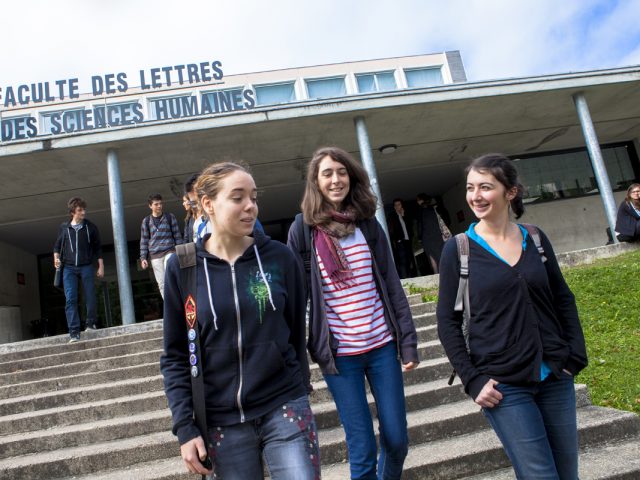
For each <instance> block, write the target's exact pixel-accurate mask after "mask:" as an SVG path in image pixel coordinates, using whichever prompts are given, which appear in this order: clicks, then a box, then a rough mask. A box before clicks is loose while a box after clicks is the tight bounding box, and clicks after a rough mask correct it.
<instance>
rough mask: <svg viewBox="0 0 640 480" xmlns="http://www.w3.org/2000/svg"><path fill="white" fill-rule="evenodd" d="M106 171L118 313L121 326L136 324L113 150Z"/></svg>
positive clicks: (122, 211) (118, 172)
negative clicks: (114, 257)
mask: <svg viewBox="0 0 640 480" xmlns="http://www.w3.org/2000/svg"><path fill="white" fill-rule="evenodd" d="M107 171H108V175H109V200H110V203H111V224H112V225H113V246H114V249H115V253H116V270H117V273H118V292H119V294H120V312H121V314H122V324H123V325H130V324H133V323H136V315H135V311H134V309H133V291H132V290H131V276H130V275H129V253H128V251H127V234H126V232H125V228H124V207H123V202H122V186H121V185H122V184H121V182H120V163H119V161H118V154H117V153H116V151H115V150H112V149H109V150H108V151H107Z"/></svg>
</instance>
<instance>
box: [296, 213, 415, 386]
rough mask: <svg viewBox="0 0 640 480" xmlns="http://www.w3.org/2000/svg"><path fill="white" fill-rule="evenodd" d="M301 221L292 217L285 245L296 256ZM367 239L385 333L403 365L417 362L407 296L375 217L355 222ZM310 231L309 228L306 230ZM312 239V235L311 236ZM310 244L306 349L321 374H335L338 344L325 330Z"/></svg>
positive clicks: (300, 242)
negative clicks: (393, 342) (390, 335)
mask: <svg viewBox="0 0 640 480" xmlns="http://www.w3.org/2000/svg"><path fill="white" fill-rule="evenodd" d="M301 221H302V215H299V216H298V217H296V221H295V222H294V223H293V224H292V225H291V228H290V229H289V239H288V241H287V245H289V248H291V250H292V251H293V252H294V253H295V254H296V255H298V257H299V258H301V257H300V252H301V251H303V250H304V246H305V240H304V238H303V237H302V229H301V228H300V224H299V223H298V222H301ZM357 225H358V227H359V228H360V230H362V233H363V235H364V236H365V238H366V239H367V243H368V244H369V248H370V250H371V253H372V256H373V273H374V278H375V279H376V285H377V287H378V292H379V293H380V299H381V300H382V303H383V305H384V318H385V321H386V323H387V327H388V328H389V331H391V333H392V334H393V336H394V338H395V339H396V343H397V347H398V352H399V354H400V358H401V359H402V362H403V363H408V362H418V361H419V358H418V336H417V334H416V328H415V325H414V323H413V317H412V316H411V309H410V308H409V302H408V301H407V296H406V295H405V293H404V290H403V288H402V284H401V283H400V278H399V277H398V272H397V271H396V267H395V264H394V263H393V258H392V256H391V251H390V250H389V243H388V242H387V237H386V235H385V233H384V230H382V227H381V226H380V224H379V223H378V221H377V220H376V219H375V218H369V219H366V220H361V221H359V222H357ZM309 232H310V233H311V232H312V229H309ZM311 236H313V235H311ZM310 245H311V252H312V253H311V256H310V260H311V268H310V272H309V275H308V277H307V282H306V283H307V285H310V288H309V291H308V292H307V296H308V297H309V298H310V303H311V310H310V316H309V340H308V342H307V348H308V349H309V354H310V355H311V358H312V359H313V361H314V362H316V363H317V364H318V365H319V366H320V369H321V370H322V372H323V373H325V374H329V375H336V374H338V370H337V368H336V365H335V355H336V352H337V351H338V341H337V340H336V339H335V338H334V336H333V335H332V334H331V331H330V330H329V323H328V321H327V312H326V307H325V302H324V297H323V296H322V279H321V278H320V269H319V267H318V261H317V258H316V255H315V248H314V246H313V239H310ZM301 260H302V259H301Z"/></svg>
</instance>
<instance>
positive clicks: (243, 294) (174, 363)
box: [160, 230, 310, 444]
mask: <svg viewBox="0 0 640 480" xmlns="http://www.w3.org/2000/svg"><path fill="white" fill-rule="evenodd" d="M208 236H209V235H207V236H206V237H205V240H206V239H207V238H208ZM254 239H255V245H256V247H257V249H258V253H259V260H260V262H261V264H262V271H261V269H260V264H259V262H258V257H257V256H256V252H255V249H254V247H253V246H252V247H250V248H248V249H247V250H246V251H245V252H244V254H243V255H242V256H241V257H239V258H238V259H237V260H236V261H235V263H234V264H233V265H230V264H229V263H228V262H226V261H224V260H221V259H220V258H217V257H215V256H214V255H211V254H209V253H208V252H207V251H206V250H205V249H204V247H203V241H198V242H196V255H197V259H196V268H197V291H196V292H189V291H188V286H187V285H182V284H181V280H180V279H181V275H180V265H179V262H178V257H177V256H176V255H173V256H172V257H171V258H170V259H169V261H168V264H167V271H166V276H165V287H164V320H163V325H164V354H163V355H162V357H161V359H160V369H161V371H162V375H163V376H164V386H165V392H166V394H167V399H168V402H169V407H170V409H171V414H172V417H173V433H174V434H176V435H177V436H178V440H179V442H180V444H183V443H185V442H187V441H189V440H191V439H192V438H195V437H197V436H199V435H200V432H199V431H198V429H197V427H196V425H195V424H194V421H193V409H192V403H191V399H192V394H191V377H190V364H189V352H188V339H187V324H186V320H185V307H184V305H185V301H186V299H187V297H188V296H189V295H191V296H192V297H193V299H194V300H195V303H196V314H197V318H196V320H197V323H198V328H199V331H200V344H201V347H202V350H203V353H202V359H201V360H202V365H204V389H205V398H206V412H207V425H208V426H209V427H214V426H227V425H234V424H238V423H241V422H243V421H250V420H253V419H255V418H258V417H261V416H263V415H265V414H266V413H268V412H270V411H272V410H273V409H275V408H278V407H279V406H280V405H282V404H284V403H286V402H287V401H289V400H292V399H294V398H298V397H300V396H303V395H305V394H306V393H307V391H308V389H309V388H310V387H309V385H310V380H309V364H308V360H307V354H306V349H305V301H304V289H303V277H302V270H301V266H300V264H299V263H298V262H297V260H296V258H295V257H294V256H293V254H292V253H291V251H290V250H289V249H288V248H287V247H286V246H285V245H283V244H282V243H280V242H277V241H275V240H271V239H270V238H269V237H267V236H266V235H264V234H262V233H260V232H259V231H257V230H256V231H254ZM205 260H206V265H207V267H206V268H207V272H208V280H209V281H207V277H206V275H205ZM263 274H264V275H263ZM265 278H266V281H267V282H268V284H269V287H270V292H271V298H269V290H268V289H267V288H266V286H265ZM209 294H211V297H210V296H209ZM212 305H213V310H215V314H216V319H215V321H214V313H213V310H212V308H211V306H212ZM274 306H275V310H274V309H273V307H274Z"/></svg>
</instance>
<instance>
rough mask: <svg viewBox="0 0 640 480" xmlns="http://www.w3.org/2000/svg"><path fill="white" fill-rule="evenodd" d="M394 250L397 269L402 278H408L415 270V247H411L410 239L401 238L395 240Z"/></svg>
mask: <svg viewBox="0 0 640 480" xmlns="http://www.w3.org/2000/svg"><path fill="white" fill-rule="evenodd" d="M394 247H395V249H394V252H395V261H396V269H397V270H398V276H399V277H400V278H407V277H410V276H411V272H412V271H413V267H412V265H413V263H414V261H413V249H412V248H411V241H410V240H400V241H397V240H396V241H395V242H394Z"/></svg>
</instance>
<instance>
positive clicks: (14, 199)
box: [0, 67, 640, 253]
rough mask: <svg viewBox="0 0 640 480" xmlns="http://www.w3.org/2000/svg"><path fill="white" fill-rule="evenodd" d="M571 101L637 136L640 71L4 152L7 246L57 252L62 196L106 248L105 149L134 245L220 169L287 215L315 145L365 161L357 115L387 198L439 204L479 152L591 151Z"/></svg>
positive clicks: (503, 84) (538, 80)
mask: <svg viewBox="0 0 640 480" xmlns="http://www.w3.org/2000/svg"><path fill="white" fill-rule="evenodd" d="M576 92H584V94H585V96H586V99H587V101H588V104H589V108H590V111H591V115H592V117H593V120H594V123H595V125H596V132H597V134H598V137H599V140H600V142H601V143H611V142H618V141H626V140H630V139H635V138H639V137H640V67H628V68H621V69H612V70H601V71H594V72H581V73H571V74H562V75H552V76H541V77H531V78H520V79H509V80H497V81H488V82H476V83H464V84H453V85H446V86H442V87H438V88H429V89H422V90H402V91H394V92H387V93H379V94H369V95H358V96H350V97H345V98H339V99H333V100H331V101H326V100H325V101H314V102H301V103H295V104H288V105H282V106H278V107H269V108H266V107H265V108H256V109H254V110H251V111H246V112H242V113H227V114H222V115H217V116H211V117H198V118H193V119H185V120H178V121H175V120H174V121H168V122H167V121H165V122H154V123H144V124H139V125H137V126H135V127H121V128H112V129H109V130H107V131H95V132H92V133H84V134H69V135H66V136H62V137H57V138H51V139H48V140H40V139H37V140H30V141H24V142H20V143H12V144H10V145H3V146H0V178H2V179H3V180H2V183H3V188H2V192H0V241H5V242H8V243H11V244H15V245H19V246H21V247H22V248H24V249H26V250H28V251H30V252H33V253H44V252H48V251H50V249H51V244H52V241H53V237H54V236H55V231H56V226H57V225H58V224H59V223H60V221H62V220H63V219H64V218H65V212H64V206H65V204H66V201H67V199H68V198H69V197H71V196H73V195H80V196H83V197H84V198H86V199H87V201H88V203H89V217H90V218H92V219H93V220H94V221H96V222H97V223H98V225H99V227H100V228H101V230H102V232H103V236H104V237H105V242H107V243H109V242H110V237H111V225H110V221H111V220H110V216H109V196H108V187H107V170H106V150H107V149H108V148H114V149H116V150H117V151H118V154H119V158H120V168H121V176H122V181H123V196H124V204H125V214H126V216H127V220H126V230H127V233H128V236H129V238H130V239H136V238H138V235H139V232H138V229H139V222H140V219H141V217H142V216H143V215H145V214H146V213H147V212H148V209H147V208H146V197H147V195H148V194H149V193H151V192H155V191H159V192H160V193H162V194H163V195H164V196H165V197H166V198H167V199H169V198H171V197H172V196H173V193H172V192H175V193H178V194H179V192H180V188H181V184H182V182H183V181H184V180H185V179H186V177H187V176H188V175H189V174H191V173H192V172H194V171H198V170H200V169H201V168H202V167H203V166H205V165H207V164H208V163H211V162H213V161H219V160H224V159H242V160H244V161H246V162H248V163H249V164H250V165H251V166H252V169H253V172H254V176H255V178H256V182H257V184H258V187H259V188H260V190H261V195H260V200H259V204H260V218H261V219H262V220H266V221H268V220H271V219H277V218H286V217H291V216H293V214H294V213H295V212H296V211H297V208H298V203H299V198H300V195H301V192H302V179H303V171H304V168H305V165H306V162H307V160H308V159H309V157H310V155H311V153H312V152H313V150H314V149H315V148H317V147H319V146H322V145H326V144H332V145H339V146H341V147H343V148H345V149H347V150H350V151H352V152H356V153H357V150H358V148H357V138H356V134H355V128H354V125H353V118H354V117H355V116H357V115H362V116H363V117H364V118H365V120H366V124H367V128H368V131H369V138H370V141H371V143H372V148H373V153H374V160H375V162H376V166H377V168H378V174H379V183H380V187H381V190H382V195H383V197H384V198H385V200H389V199H390V198H392V197H395V196H400V197H403V196H404V197H408V198H412V197H413V196H414V195H415V194H416V193H418V192H419V191H426V192H429V193H433V194H440V193H443V191H445V190H446V189H448V188H450V186H451V185H452V184H453V183H455V182H456V180H457V179H459V178H460V177H459V176H460V166H461V164H462V163H465V162H467V161H468V159H469V158H470V157H473V156H475V155H477V154H480V153H484V152H488V151H501V152H504V153H506V154H524V153H535V152H543V151H549V150H557V149H563V148H574V147H578V146H583V145H584V139H583V138H582V134H581V130H580V125H579V122H578V117H577V113H576V110H575V106H574V104H573V100H572V95H573V94H574V93H576ZM388 143H395V144H397V145H398V146H399V148H398V150H397V151H396V152H395V153H393V154H391V155H382V154H380V153H379V152H378V151H377V147H379V146H380V145H384V144H388ZM178 207H179V205H178V203H176V206H175V207H174V208H172V210H173V211H174V213H179V212H180V210H179V208H178Z"/></svg>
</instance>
